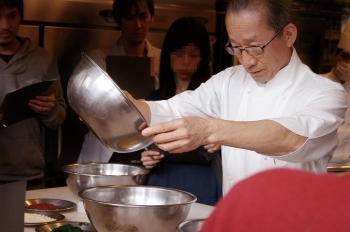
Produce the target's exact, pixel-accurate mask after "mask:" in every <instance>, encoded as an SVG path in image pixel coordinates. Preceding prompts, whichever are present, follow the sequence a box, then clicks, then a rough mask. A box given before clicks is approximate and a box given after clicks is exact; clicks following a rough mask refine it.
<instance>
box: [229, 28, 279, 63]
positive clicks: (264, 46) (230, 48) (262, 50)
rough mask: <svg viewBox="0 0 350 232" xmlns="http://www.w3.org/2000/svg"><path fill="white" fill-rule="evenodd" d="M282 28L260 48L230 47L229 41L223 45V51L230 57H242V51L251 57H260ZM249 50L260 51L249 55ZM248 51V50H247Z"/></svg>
mask: <svg viewBox="0 0 350 232" xmlns="http://www.w3.org/2000/svg"><path fill="white" fill-rule="evenodd" d="M283 28H284V27H282V28H281V29H279V30H278V31H277V32H276V34H275V35H274V36H273V37H272V39H270V40H269V41H268V42H267V43H265V44H264V45H262V46H258V45H256V46H249V47H245V48H239V47H232V45H231V43H230V41H227V43H226V45H225V50H226V51H227V52H228V54H230V55H232V56H242V54H243V51H245V52H246V53H247V54H249V55H251V56H255V55H262V54H264V49H265V48H266V46H267V45H269V44H270V43H271V42H272V40H274V39H275V38H276V37H277V36H278V34H279V33H280V32H281V31H282V29H283ZM250 48H260V49H261V53H260V54H251V51H250V50H249V49H250ZM234 49H238V50H239V51H240V54H235V52H234ZM247 49H248V50H247Z"/></svg>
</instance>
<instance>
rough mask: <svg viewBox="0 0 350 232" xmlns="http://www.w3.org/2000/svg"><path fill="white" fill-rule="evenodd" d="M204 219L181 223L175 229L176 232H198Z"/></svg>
mask: <svg viewBox="0 0 350 232" xmlns="http://www.w3.org/2000/svg"><path fill="white" fill-rule="evenodd" d="M204 222H205V219H192V220H187V221H184V222H181V223H180V224H179V225H178V226H177V227H176V229H177V231H178V232H199V231H200V230H201V228H202V226H203V225H204Z"/></svg>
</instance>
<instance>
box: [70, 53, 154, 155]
mask: <svg viewBox="0 0 350 232" xmlns="http://www.w3.org/2000/svg"><path fill="white" fill-rule="evenodd" d="M67 98H68V102H69V104H70V106H71V107H72V108H73V110H74V111H75V112H76V113H77V115H78V116H79V117H80V118H81V119H82V120H83V121H84V122H85V124H86V125H87V126H88V127H89V128H90V130H91V131H92V132H93V133H94V134H95V135H96V137H97V138H98V139H99V140H100V141H101V142H102V143H103V144H104V145H105V146H106V147H108V148H110V149H111V150H113V151H116V152H119V153H128V152H133V151H137V150H140V149H142V148H145V147H147V146H149V145H150V144H151V143H152V140H151V139H150V138H149V137H144V136H142V135H141V131H142V130H143V129H144V128H146V127H147V122H146V120H145V119H144V117H143V116H142V114H141V113H140V112H139V111H138V109H137V108H136V107H135V105H134V104H133V103H132V102H131V101H130V99H129V98H128V97H127V96H126V95H125V94H124V93H123V91H122V90H121V89H120V88H119V87H118V85H117V84H116V83H115V82H114V81H113V79H112V78H111V77H110V76H109V75H108V74H107V73H106V72H105V71H103V70H102V69H101V68H100V67H99V66H98V65H97V64H96V63H95V62H94V61H93V60H92V59H91V58H90V57H89V56H87V55H86V54H84V53H82V59H81V60H80V61H79V63H78V64H77V65H76V67H75V68H74V70H73V72H72V74H71V76H70V78H69V82H68V86H67Z"/></svg>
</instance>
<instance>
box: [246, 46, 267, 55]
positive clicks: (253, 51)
mask: <svg viewBox="0 0 350 232" xmlns="http://www.w3.org/2000/svg"><path fill="white" fill-rule="evenodd" d="M245 51H246V52H247V53H248V54H249V55H252V56H257V55H261V54H263V53H264V51H263V49H262V48H261V47H247V48H245Z"/></svg>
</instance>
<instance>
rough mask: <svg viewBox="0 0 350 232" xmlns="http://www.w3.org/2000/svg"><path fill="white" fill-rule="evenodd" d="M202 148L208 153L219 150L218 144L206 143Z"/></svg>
mask: <svg viewBox="0 0 350 232" xmlns="http://www.w3.org/2000/svg"><path fill="white" fill-rule="evenodd" d="M204 149H206V150H207V151H208V152H209V153H215V152H218V151H220V150H221V145H220V144H208V145H205V146H204Z"/></svg>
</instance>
